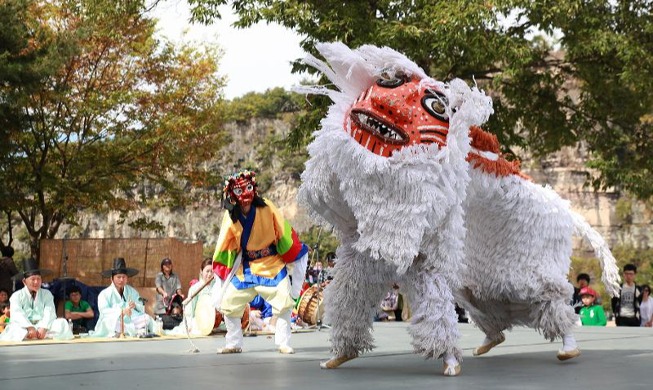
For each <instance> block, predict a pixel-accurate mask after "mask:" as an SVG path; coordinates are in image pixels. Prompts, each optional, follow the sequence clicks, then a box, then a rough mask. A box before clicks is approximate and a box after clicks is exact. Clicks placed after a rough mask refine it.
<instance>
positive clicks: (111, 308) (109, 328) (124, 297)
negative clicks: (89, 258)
mask: <svg viewBox="0 0 653 390" xmlns="http://www.w3.org/2000/svg"><path fill="white" fill-rule="evenodd" d="M136 274H138V270H137V269H134V268H127V263H126V262H125V259H123V258H122V257H116V258H115V259H113V268H112V269H109V270H105V271H102V276H103V277H105V278H108V277H110V278H111V285H110V286H109V287H107V288H105V289H104V290H102V292H101V293H100V295H99V296H98V311H99V312H100V318H99V319H98V322H97V324H96V325H95V334H94V336H96V337H116V336H117V335H119V334H120V332H121V331H124V335H126V336H132V337H134V336H137V335H142V334H143V333H152V332H153V330H154V321H153V320H152V318H151V317H150V316H148V315H147V314H145V307H144V306H143V303H142V302H141V299H140V298H141V297H140V295H139V294H138V291H136V289H134V288H133V287H132V286H130V285H128V284H127V283H129V278H130V277H132V276H135V275H136ZM121 317H122V321H121Z"/></svg>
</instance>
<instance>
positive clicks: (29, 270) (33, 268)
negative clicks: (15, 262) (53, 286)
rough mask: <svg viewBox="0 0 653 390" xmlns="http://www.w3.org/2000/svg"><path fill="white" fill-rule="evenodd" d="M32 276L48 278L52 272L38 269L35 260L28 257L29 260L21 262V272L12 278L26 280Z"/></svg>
mask: <svg viewBox="0 0 653 390" xmlns="http://www.w3.org/2000/svg"><path fill="white" fill-rule="evenodd" d="M32 275H41V276H50V275H52V271H51V270H49V269H44V268H38V266H37V265H36V259H35V258H33V257H30V258H29V259H25V260H23V272H22V273H20V272H19V273H17V274H16V275H15V276H14V277H13V279H14V280H21V279H25V278H28V277H30V276H32Z"/></svg>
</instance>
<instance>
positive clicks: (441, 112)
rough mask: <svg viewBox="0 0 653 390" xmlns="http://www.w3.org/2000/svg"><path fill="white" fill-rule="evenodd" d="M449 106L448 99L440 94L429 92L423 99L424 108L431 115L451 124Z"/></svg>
mask: <svg viewBox="0 0 653 390" xmlns="http://www.w3.org/2000/svg"><path fill="white" fill-rule="evenodd" d="M448 104H449V102H448V101H447V97H446V96H444V95H443V94H441V93H439V92H433V91H427V94H426V95H425V96H424V97H423V98H422V107H424V109H425V110H426V111H427V112H428V113H429V114H431V115H432V116H434V117H435V118H437V119H440V120H441V121H444V122H449V115H448V114H447V105H448Z"/></svg>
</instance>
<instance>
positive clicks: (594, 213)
mask: <svg viewBox="0 0 653 390" xmlns="http://www.w3.org/2000/svg"><path fill="white" fill-rule="evenodd" d="M227 127H228V130H229V132H230V133H231V135H232V139H233V142H232V144H231V145H230V146H228V147H226V148H225V149H224V153H223V154H222V156H221V157H220V158H219V159H218V160H217V161H215V162H210V163H207V164H209V166H212V167H214V169H218V170H220V172H221V173H222V174H227V173H230V172H232V171H234V170H235V169H236V168H238V167H240V166H239V164H242V163H243V162H248V161H256V160H257V148H258V147H259V146H261V144H262V143H264V142H265V140H266V137H267V136H268V135H270V134H275V135H280V136H284V135H286V134H287V133H288V131H289V130H290V125H289V123H288V122H286V121H284V120H252V121H250V122H249V123H247V124H235V123H232V124H228V125H227ZM586 160H587V151H586V150H585V149H584V148H583V147H582V146H581V145H578V146H576V147H573V148H572V147H569V148H565V149H563V150H561V151H559V152H557V153H555V154H552V155H550V156H547V158H544V159H539V160H535V159H528V158H527V159H525V160H524V161H522V169H523V171H524V173H526V174H527V175H529V176H531V177H532V178H533V180H534V181H535V182H536V183H541V184H548V185H550V186H551V187H553V188H554V189H555V190H556V191H557V192H558V193H559V194H560V195H561V196H562V197H563V198H565V199H568V200H569V201H570V202H571V205H572V208H573V209H574V210H576V211H577V212H579V213H580V214H582V215H583V216H584V217H585V218H586V219H587V220H588V221H589V223H590V224H591V225H592V226H594V228H595V229H597V230H598V231H599V232H600V233H601V234H602V235H603V237H604V238H605V239H606V241H607V242H608V243H609V245H610V246H614V245H629V246H633V247H635V248H650V247H652V246H653V212H652V210H650V209H649V208H647V207H646V205H645V204H644V203H643V202H632V201H629V200H627V199H625V198H622V195H621V194H620V193H619V191H618V190H617V189H609V190H607V191H603V192H595V191H594V190H593V189H592V188H590V187H588V186H586V185H585V184H586V181H587V178H588V177H589V176H590V174H591V172H590V171H589V170H588V169H587V168H586V167H585V166H584V162H585V161H586ZM279 165H280V164H278V163H276V162H275V160H274V159H273V162H272V164H271V165H270V166H264V167H263V168H264V169H266V170H270V171H271V172H272V177H273V178H274V179H273V182H272V184H271V186H270V190H269V191H267V192H266V193H264V194H263V195H264V196H265V197H267V198H270V199H271V200H272V201H273V202H274V203H275V204H276V205H277V206H278V207H279V208H280V209H281V211H282V212H283V213H284V215H285V216H286V218H288V219H289V220H290V221H291V223H292V224H293V226H294V227H295V229H296V230H298V231H300V232H301V231H304V230H306V229H308V228H309V227H310V226H311V225H312V222H311V221H310V219H309V218H308V215H307V212H306V210H303V209H302V208H301V207H300V206H299V205H298V204H297V202H296V195H297V188H298V186H299V182H298V181H297V180H294V179H292V178H291V177H290V175H288V174H286V173H284V172H282V171H281V170H280V168H279ZM220 191H221V189H217V191H216V189H213V192H214V194H212V195H213V196H211V197H210V198H211V200H210V201H205V202H203V203H197V204H193V205H191V206H189V207H186V208H183V209H181V208H178V209H173V210H171V209H167V208H160V209H149V210H141V211H139V212H133V213H131V214H130V215H129V216H128V218H127V219H126V221H125V223H122V224H121V223H119V219H120V218H119V215H118V213H108V214H97V213H84V214H81V215H79V216H78V217H77V219H76V223H77V226H70V225H63V226H62V227H61V229H60V230H59V233H58V235H57V238H62V237H66V238H105V237H114V238H120V237H177V238H179V239H187V240H191V241H202V242H204V245H205V250H208V251H210V250H211V249H212V247H213V245H215V242H216V240H217V237H218V230H219V226H220V222H221V218H222V214H223V209H222V206H221V204H220V201H219V199H218V197H219V196H220V195H221V194H220ZM620 202H621V203H620ZM618 206H619V209H620V210H621V211H620V213H618V212H617V208H618ZM624 210H625V211H624ZM139 217H148V218H151V219H154V220H156V221H158V222H160V223H161V224H162V225H163V226H164V227H165V228H164V232H163V234H160V233H154V232H147V231H137V230H135V229H132V228H130V227H129V226H128V224H127V223H128V222H130V221H133V220H135V219H136V218H139ZM18 229H21V228H17V229H16V230H18ZM14 235H15V237H20V234H14ZM14 247H15V248H16V249H17V251H20V250H24V251H27V253H29V251H28V248H27V245H26V243H24V242H22V241H21V240H20V239H16V241H15V242H14ZM23 247H24V248H23ZM575 249H576V251H577V253H578V254H583V252H587V251H590V248H589V246H588V245H587V244H585V243H582V242H581V241H580V240H577V241H576V242H575Z"/></svg>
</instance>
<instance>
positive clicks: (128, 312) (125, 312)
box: [122, 307, 132, 317]
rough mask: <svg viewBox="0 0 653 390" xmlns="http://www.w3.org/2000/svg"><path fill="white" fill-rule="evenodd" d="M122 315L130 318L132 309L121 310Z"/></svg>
mask: <svg viewBox="0 0 653 390" xmlns="http://www.w3.org/2000/svg"><path fill="white" fill-rule="evenodd" d="M122 315H123V316H127V317H129V316H131V315H132V308H131V307H126V308H124V309H122Z"/></svg>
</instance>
